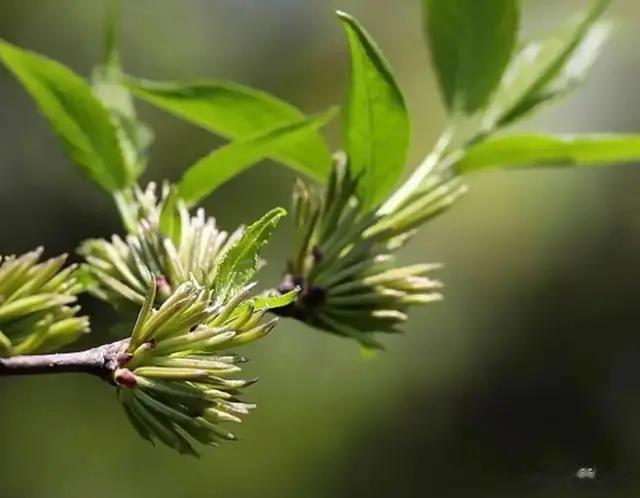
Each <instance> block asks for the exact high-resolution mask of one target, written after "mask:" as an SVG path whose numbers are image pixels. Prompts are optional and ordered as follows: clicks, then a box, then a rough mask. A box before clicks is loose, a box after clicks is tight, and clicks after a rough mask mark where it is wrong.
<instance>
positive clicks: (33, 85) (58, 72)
mask: <svg viewBox="0 0 640 498" xmlns="http://www.w3.org/2000/svg"><path fill="white" fill-rule="evenodd" d="M0 60H2V62H3V63H4V64H5V65H6V66H7V68H8V69H9V70H10V71H11V72H12V73H13V74H14V75H15V76H16V77H17V79H18V80H19V81H20V82H21V83H22V85H23V86H24V87H25V89H26V90H27V91H28V92H29V94H30V95H31V97H33V99H34V100H35V101H36V103H37V105H38V107H39V108H40V110H41V111H42V113H43V114H44V115H45V116H46V117H47V119H48V120H49V122H50V124H51V126H52V127H53V129H54V130H55V132H56V133H57V134H58V136H59V137H60V139H61V140H62V143H63V145H64V147H65V149H66V151H67V153H68V154H69V156H70V157H71V158H72V159H73V160H74V161H75V163H76V164H77V165H78V166H80V168H81V169H82V171H83V172H84V173H85V174H86V175H87V176H89V178H91V179H92V180H93V181H94V182H96V183H97V184H98V185H100V186H101V187H102V188H103V189H105V190H106V191H108V192H114V191H116V190H120V189H123V188H125V187H127V186H128V185H129V184H130V183H131V181H132V178H131V176H130V175H129V172H128V171H127V168H126V166H125V163H124V160H123V157H122V152H121V150H120V146H119V143H118V138H117V135H116V130H115V128H114V126H113V123H112V122H111V118H110V115H109V112H108V111H107V109H106V108H105V107H104V106H103V104H102V103H101V102H100V101H99V100H98V99H97V98H96V97H95V96H94V94H93V93H92V91H91V88H90V87H89V85H88V84H87V83H86V82H85V81H84V80H83V79H82V78H80V77H79V76H78V75H76V74H75V73H73V72H72V71H71V70H70V69H69V68H68V67H66V66H64V65H62V64H60V63H59V62H56V61H53V60H51V59H49V58H47V57H44V56H42V55H38V54H35V53H33V52H29V51H26V50H22V49H20V48H18V47H16V46H14V45H11V44H9V43H7V42H4V41H0Z"/></svg>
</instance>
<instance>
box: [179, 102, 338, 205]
mask: <svg viewBox="0 0 640 498" xmlns="http://www.w3.org/2000/svg"><path fill="white" fill-rule="evenodd" d="M334 115H335V109H331V110H329V111H327V112H325V113H323V114H320V115H318V116H314V117H310V118H305V119H302V120H300V121H297V122H295V123H293V124H287V125H285V126H280V127H278V128H275V129H271V130H268V131H267V132H262V133H260V134H257V135H254V136H252V137H249V138H245V139H242V140H238V141H237V142H232V143H230V144H227V145H223V146H222V147H220V148H218V149H216V150H214V151H213V152H211V153H210V154H208V155H207V156H205V157H203V158H202V159H200V160H199V161H198V162H196V163H195V164H194V165H193V166H191V167H190V168H189V169H188V170H187V171H186V172H185V173H184V175H183V176H182V179H181V180H180V182H179V183H178V193H179V196H180V197H181V198H182V199H184V201H185V202H186V203H187V204H189V205H194V204H197V203H198V202H199V201H201V200H202V199H203V198H204V197H206V196H207V195H209V194H211V192H213V191H214V190H215V189H216V188H218V187H219V186H220V185H222V184H223V183H224V182H226V181H227V180H229V179H231V178H233V177H234V176H235V175H237V174H239V173H241V172H242V171H244V170H246V169H247V168H249V167H250V166H251V165H253V164H255V163H256V162H258V161H260V160H262V159H264V158H266V157H269V156H273V155H276V154H277V153H278V152H279V151H281V150H284V149H287V148H288V147H291V146H295V145H296V144H299V143H300V141H304V140H305V137H308V136H309V133H310V132H312V131H315V130H317V129H318V128H320V127H322V126H324V125H325V124H326V123H327V122H328V121H329V120H330V119H331V118H332V117H333V116H334Z"/></svg>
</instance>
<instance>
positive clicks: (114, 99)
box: [91, 0, 153, 178]
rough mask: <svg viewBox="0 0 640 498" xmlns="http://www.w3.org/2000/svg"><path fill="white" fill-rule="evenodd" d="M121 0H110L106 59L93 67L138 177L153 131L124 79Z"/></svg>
mask: <svg viewBox="0 0 640 498" xmlns="http://www.w3.org/2000/svg"><path fill="white" fill-rule="evenodd" d="M121 4H122V0H110V1H109V11H108V15H107V20H106V27H105V42H104V62H103V63H102V64H100V65H98V66H96V67H95V68H94V70H93V74H92V78H91V84H92V87H93V91H94V92H95V94H96V95H97V97H98V98H99V99H100V100H101V101H102V103H103V104H104V105H105V106H106V107H107V108H108V109H109V110H110V111H111V117H112V121H113V124H114V126H115V127H116V130H117V134H118V140H119V141H120V147H121V149H122V153H123V155H124V159H125V164H126V166H127V168H128V170H129V175H130V176H131V177H133V178H137V177H138V176H139V175H140V174H141V173H142V171H144V168H145V166H146V159H147V157H146V156H147V151H148V149H149V146H150V145H151V143H152V142H153V132H152V131H151V129H150V128H149V127H148V126H146V125H145V124H144V123H142V122H140V121H139V120H138V119H137V118H136V110H135V106H134V104H133V98H132V96H131V93H130V92H129V89H128V88H127V87H126V86H125V85H124V83H123V75H122V66H121V62H120V53H119V51H118V37H117V26H118V22H117V21H118V15H119V12H120V7H121Z"/></svg>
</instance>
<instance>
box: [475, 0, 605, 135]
mask: <svg viewBox="0 0 640 498" xmlns="http://www.w3.org/2000/svg"><path fill="white" fill-rule="evenodd" d="M609 1H610V0H596V1H593V2H592V4H591V7H590V8H589V9H588V10H587V11H586V12H584V13H582V14H581V15H580V16H578V17H577V18H576V19H574V20H572V21H571V22H570V23H569V24H567V25H566V26H563V27H562V28H561V29H560V30H558V31H557V32H556V33H553V34H552V35H550V36H548V37H547V38H545V39H543V40H538V41H532V42H529V43H526V44H525V45H524V46H523V47H522V48H521V49H520V50H519V51H518V53H517V54H516V55H515V56H514V58H513V60H512V62H511V64H510V65H509V67H508V69H507V71H506V72H505V76H504V78H503V80H502V82H501V84H500V88H499V90H498V92H497V93H496V96H495V99H494V102H493V103H492V105H491V108H490V109H489V110H488V112H487V118H486V119H487V121H488V123H489V126H493V125H494V124H498V125H500V126H504V125H506V124H509V123H512V122H513V121H515V120H517V119H520V118H522V117H524V116H525V115H526V114H528V113H529V112H530V111H532V110H533V109H535V108H537V107H538V106H539V105H540V104H543V103H545V102H548V101H549V100H551V99H555V98H558V97H562V96H564V95H566V94H567V93H569V92H571V91H573V90H574V89H576V88H577V87H579V86H580V84H581V83H582V82H583V81H584V79H585V78H586V76H587V73H588V71H589V69H590V68H591V66H592V65H593V63H594V62H595V60H596V58H597V56H598V55H599V53H600V51H601V48H602V46H603V44H604V42H605V41H606V39H607V36H608V33H609V28H608V25H606V24H604V23H598V22H596V21H597V20H598V19H599V18H600V17H601V15H602V13H603V12H604V10H605V8H606V7H607V6H608V4H609Z"/></svg>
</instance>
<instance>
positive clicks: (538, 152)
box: [456, 134, 640, 173]
mask: <svg viewBox="0 0 640 498" xmlns="http://www.w3.org/2000/svg"><path fill="white" fill-rule="evenodd" d="M635 161H640V135H613V134H612V135H604V134H603V135H577V136H553V135H542V134H521V135H520V134H519V135H506V136H499V137H495V138H492V139H490V140H487V141H486V142H482V143H479V144H478V145H475V146H473V147H471V148H470V149H469V150H468V151H467V153H466V154H465V155H464V156H463V157H462V159H461V160H460V161H459V162H458V163H457V164H456V169H457V170H458V172H460V173H471V172H474V171H479V170H484V169H490V168H513V167H515V168H518V167H531V166H573V165H579V166H595V165H602V164H604V165H607V164H613V163H627V162H635Z"/></svg>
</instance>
